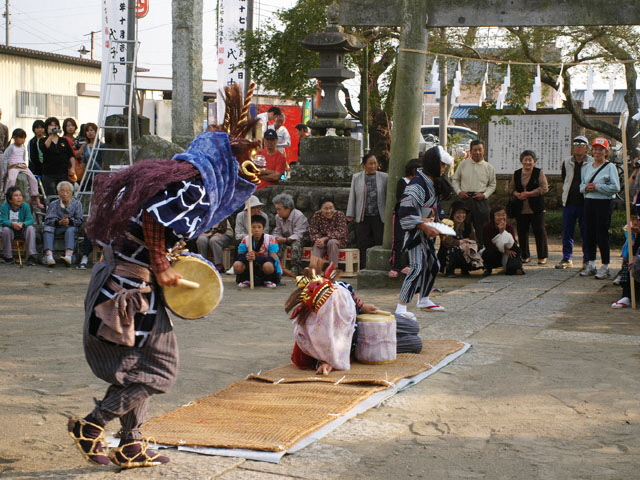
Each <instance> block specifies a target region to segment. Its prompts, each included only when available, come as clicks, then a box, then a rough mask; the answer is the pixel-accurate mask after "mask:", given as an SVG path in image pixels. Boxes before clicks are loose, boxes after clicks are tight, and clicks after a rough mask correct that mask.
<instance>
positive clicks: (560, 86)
mask: <svg viewBox="0 0 640 480" xmlns="http://www.w3.org/2000/svg"><path fill="white" fill-rule="evenodd" d="M563 70H564V63H563V64H562V66H561V67H560V73H559V74H558V80H556V89H555V90H554V91H553V108H554V109H557V108H562V106H563V103H562V102H564V101H565V100H566V99H567V97H566V95H565V94H564V77H563V76H562V72H563Z"/></svg>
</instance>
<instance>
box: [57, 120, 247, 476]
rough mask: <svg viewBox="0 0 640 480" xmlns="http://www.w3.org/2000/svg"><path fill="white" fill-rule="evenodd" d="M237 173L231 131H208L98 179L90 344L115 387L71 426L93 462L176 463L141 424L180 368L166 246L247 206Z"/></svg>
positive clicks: (94, 364) (93, 360)
mask: <svg viewBox="0 0 640 480" xmlns="http://www.w3.org/2000/svg"><path fill="white" fill-rule="evenodd" d="M245 142H246V144H245V146H247V145H252V144H251V143H250V142H248V141H245ZM234 145H235V144H234ZM247 148H248V147H247ZM238 172H239V168H238V161H237V160H236V158H235V156H234V153H233V151H232V144H231V143H230V140H229V135H228V134H226V133H222V132H206V133H203V134H202V135H200V136H198V137H197V138H196V139H195V140H194V141H193V142H192V143H191V145H190V146H189V148H188V149H187V150H186V152H184V153H182V154H178V155H176V156H174V157H173V159H171V160H146V161H142V162H138V163H136V164H134V165H133V166H131V167H128V168H126V169H124V170H122V171H121V172H119V173H117V174H114V175H108V176H107V175H104V176H100V177H97V178H96V179H95V193H94V197H93V212H94V213H93V216H92V217H91V218H90V219H89V221H88V223H87V231H88V234H89V236H90V237H91V239H92V240H93V241H96V242H98V243H99V244H100V245H101V246H102V247H103V252H104V260H103V261H101V262H100V263H98V264H97V265H95V267H94V269H93V271H92V277H91V282H90V284H89V288H88V290H87V296H86V299H85V323H84V332H83V333H84V334H83V343H84V351H85V357H86V360H87V362H88V364H89V366H90V367H91V370H92V371H93V373H94V374H95V375H96V376H97V377H98V378H100V379H102V380H104V381H106V382H107V383H108V384H109V387H108V389H107V391H106V394H105V395H104V398H102V400H96V406H95V408H94V409H93V411H91V412H90V413H89V414H88V415H86V416H85V417H84V418H82V419H77V418H71V419H69V423H68V430H69V434H70V435H71V437H72V438H73V439H74V441H75V443H76V446H77V447H78V448H79V450H80V452H81V453H82V455H83V456H84V457H85V458H86V459H87V460H89V461H90V462H92V463H94V464H98V465H107V464H109V463H110V462H113V463H115V464H116V465H118V466H120V467H122V468H133V467H146V466H152V465H160V464H163V463H167V462H168V461H169V459H168V458H167V457H166V456H164V455H160V454H159V453H158V452H157V451H154V450H151V449H149V448H148V444H147V442H145V441H143V439H142V433H141V430H140V429H141V426H142V424H143V422H144V420H145V415H146V412H147V409H148V406H149V401H150V399H151V397H152V396H153V395H155V394H159V393H164V392H165V391H167V390H168V389H169V388H170V387H171V386H172V385H173V383H174V382H175V380H176V375H177V369H178V346H177V342H176V337H175V335H174V332H173V328H172V325H171V321H170V319H169V316H168V314H167V311H166V309H165V304H164V300H163V297H162V294H161V292H160V288H161V287H165V286H174V285H177V283H178V280H179V279H180V278H181V275H180V274H178V273H177V272H176V271H175V270H174V269H173V268H172V267H171V265H170V264H169V261H168V260H167V250H168V249H169V248H171V247H173V246H174V245H175V243H176V242H178V241H180V240H183V241H186V240H189V239H192V238H197V237H198V235H200V234H202V233H204V232H205V231H207V230H208V229H209V228H211V227H212V226H213V225H215V224H216V223H218V222H220V221H222V220H223V219H225V218H227V217H228V216H229V215H230V214H231V213H233V212H234V211H236V210H238V209H239V208H240V207H242V205H244V203H245V201H246V200H247V199H248V198H249V196H250V195H251V194H252V193H253V191H254V190H255V185H254V184H253V183H251V182H250V181H247V180H245V179H243V178H241V177H240V176H239V174H238ZM115 419H118V420H119V421H120V426H121V428H120V445H119V446H118V447H117V448H113V449H110V450H108V451H107V447H106V445H105V443H104V426H105V425H106V424H107V423H108V422H109V421H111V420H115Z"/></svg>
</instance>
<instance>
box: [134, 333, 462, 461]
mask: <svg viewBox="0 0 640 480" xmlns="http://www.w3.org/2000/svg"><path fill="white" fill-rule="evenodd" d="M463 346H464V344H463V343H460V342H457V341H447V340H442V341H425V342H424V348H423V353H421V354H419V355H415V354H401V355H399V356H398V360H396V361H395V362H394V363H391V364H386V365H361V364H357V363H354V364H352V366H351V368H352V370H351V371H350V372H332V373H331V374H330V375H328V376H326V377H315V376H312V375H309V371H307V372H304V371H301V370H298V369H296V368H295V367H293V366H287V367H281V368H276V369H273V370H270V371H268V372H265V373H264V374H262V375H254V376H251V377H250V378H247V379H246V380H243V381H240V382H234V383H232V384H231V385H229V386H228V387H226V388H224V389H223V390H220V391H219V392H217V393H214V394H213V395H209V396H207V397H204V398H201V399H198V400H196V401H194V402H192V403H191V404H189V405H187V406H184V407H181V408H178V409H176V410H173V411H171V412H169V413H167V414H165V415H162V416H160V417H158V418H155V419H153V420H150V421H148V422H147V423H145V425H144V435H145V436H146V437H153V439H154V440H155V441H156V442H158V443H160V444H165V445H176V446H180V445H189V446H201V447H217V448H229V449H247V450H262V451H267V452H282V451H286V450H287V449H289V448H290V447H291V446H292V445H294V444H295V443H296V442H297V441H298V440H300V439H301V438H303V437H305V436H307V435H309V434H310V433H311V432H313V431H315V430H317V429H318V428H320V427H322V426H324V425H326V424H328V423H330V422H332V421H333V420H335V419H336V418H337V417H339V416H341V415H344V414H346V413H347V412H349V411H350V410H351V409H353V408H354V407H355V406H356V405H358V404H359V403H360V402H362V401H363V400H364V399H366V398H368V397H370V396H371V395H373V394H374V393H376V392H379V391H382V390H386V389H388V388H390V387H392V384H393V383H394V382H396V381H397V380H399V379H401V378H405V377H411V376H414V375H416V374H418V373H420V372H423V371H426V370H429V369H430V368H431V367H432V365H436V364H437V363H438V362H439V361H440V360H442V359H443V358H445V357H446V356H447V355H449V354H451V353H455V352H456V351H458V350H460V349H461V348H463ZM403 372H404V373H403ZM299 373H302V374H301V375H298V374H299ZM343 376H348V377H349V378H348V379H347V378H344V379H342V377H343ZM283 378H285V380H281V379H283ZM278 380H281V381H280V382H278ZM339 380H341V381H339Z"/></svg>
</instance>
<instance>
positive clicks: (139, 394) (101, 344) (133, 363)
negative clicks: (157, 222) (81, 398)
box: [83, 257, 178, 440]
mask: <svg viewBox="0 0 640 480" xmlns="http://www.w3.org/2000/svg"><path fill="white" fill-rule="evenodd" d="M105 258H106V257H105ZM114 267H115V265H113V264H109V263H106V262H101V263H98V264H97V265H95V267H94V268H93V272H92V277H91V282H90V284H89V288H88V291H87V297H86V300H85V324H84V336H83V343H84V352H85V357H86V359H87V363H88V364H89V366H90V367H91V370H92V371H93V373H94V375H96V376H97V377H98V378H100V379H102V380H104V381H105V382H107V383H109V384H110V386H109V388H108V389H107V392H106V394H105V396H104V398H103V399H102V400H96V407H95V409H94V410H93V412H92V413H91V415H92V416H93V417H94V418H95V419H96V420H98V421H99V422H102V423H103V424H106V423H108V422H109V421H110V420H113V419H115V418H119V419H120V423H121V432H120V433H121V437H122V438H125V439H128V440H139V439H140V438H142V434H141V432H140V427H141V425H142V423H143V422H144V420H145V417H146V412H147V409H148V406H149V400H150V397H151V395H153V394H158V393H164V392H166V391H167V390H168V389H169V388H170V387H171V386H172V385H173V383H174V382H175V380H176V376H177V370H178V345H177V341H176V337H175V334H174V332H173V328H172V326H171V321H170V319H169V316H168V314H167V312H166V310H165V308H164V304H163V301H162V299H161V296H160V295H156V294H155V292H151V293H150V294H149V295H150V296H151V301H150V304H151V308H150V310H149V312H148V313H147V314H146V316H149V315H155V319H153V318H147V319H145V321H149V320H151V321H152V328H151V330H150V331H149V332H148V335H146V338H144V339H143V340H144V341H137V342H136V345H139V346H133V347H127V346H123V345H118V344H115V343H112V342H108V341H105V340H102V339H100V338H98V337H97V336H95V335H94V334H92V331H94V330H95V322H96V321H98V322H99V319H97V318H96V317H95V315H94V306H95V305H96V304H98V303H100V302H101V301H102V300H103V299H104V292H103V291H102V290H103V287H104V285H105V283H106V281H107V280H108V279H109V277H110V276H111V274H112V272H113V269H114ZM136 315H140V314H136ZM136 333H137V332H136Z"/></svg>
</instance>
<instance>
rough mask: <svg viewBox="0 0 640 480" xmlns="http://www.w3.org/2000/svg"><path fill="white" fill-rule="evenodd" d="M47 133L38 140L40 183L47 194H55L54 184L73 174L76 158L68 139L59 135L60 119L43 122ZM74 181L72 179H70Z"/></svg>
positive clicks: (67, 178)
mask: <svg viewBox="0 0 640 480" xmlns="http://www.w3.org/2000/svg"><path fill="white" fill-rule="evenodd" d="M44 125H45V131H46V132H47V135H46V136H45V137H43V138H41V139H40V140H39V146H40V151H41V152H42V184H43V186H44V191H45V193H46V194H47V195H56V193H57V192H56V185H58V183H60V182H62V181H66V180H69V179H71V178H72V177H73V176H75V173H76V160H75V158H74V156H73V150H72V148H71V145H70V144H69V140H67V139H66V138H64V137H60V136H59V134H60V133H61V132H62V130H61V129H60V121H59V120H58V119H57V118H56V117H50V118H47V119H46V120H45V122H44ZM72 181H74V180H72Z"/></svg>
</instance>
